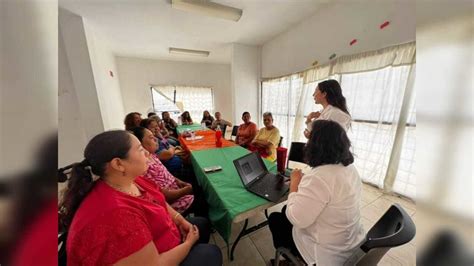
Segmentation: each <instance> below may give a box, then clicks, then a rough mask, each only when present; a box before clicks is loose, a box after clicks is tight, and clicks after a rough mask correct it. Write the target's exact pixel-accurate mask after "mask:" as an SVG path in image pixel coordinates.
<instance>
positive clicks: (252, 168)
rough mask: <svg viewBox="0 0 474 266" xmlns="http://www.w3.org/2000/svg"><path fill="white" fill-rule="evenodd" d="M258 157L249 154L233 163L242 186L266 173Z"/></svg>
mask: <svg viewBox="0 0 474 266" xmlns="http://www.w3.org/2000/svg"><path fill="white" fill-rule="evenodd" d="M260 160H262V159H261V158H260V156H259V155H258V154H257V153H250V154H248V155H246V156H244V157H241V158H239V159H237V160H235V161H234V164H235V167H236V168H237V171H238V172H239V175H240V177H241V178H242V181H243V183H244V185H247V184H248V183H250V182H252V181H253V180H254V179H255V178H257V177H259V176H260V175H262V174H263V173H265V172H266V169H265V168H264V167H263V166H262V164H261V163H260Z"/></svg>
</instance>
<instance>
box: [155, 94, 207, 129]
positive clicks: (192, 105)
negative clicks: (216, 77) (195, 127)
mask: <svg viewBox="0 0 474 266" xmlns="http://www.w3.org/2000/svg"><path fill="white" fill-rule="evenodd" d="M153 87H154V88H155V89H156V90H157V91H158V92H160V93H161V94H162V95H164V96H165V97H166V98H168V99H170V100H173V99H174V97H175V96H174V94H175V91H176V105H178V107H179V105H180V103H182V109H183V110H181V111H188V112H189V113H190V114H191V118H192V119H193V121H194V122H195V123H200V122H201V119H202V113H203V111H204V110H207V111H209V112H210V113H211V114H212V113H213V112H214V97H213V92H212V88H209V87H194V86H153Z"/></svg>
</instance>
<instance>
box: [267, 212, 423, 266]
mask: <svg viewBox="0 0 474 266" xmlns="http://www.w3.org/2000/svg"><path fill="white" fill-rule="evenodd" d="M415 233H416V228H415V224H414V223H413V220H412V219H411V218H410V216H409V215H408V214H407V213H406V212H405V210H404V209H403V208H402V207H400V205H398V204H397V203H395V204H394V205H392V206H390V208H389V209H388V210H387V211H386V212H385V214H384V215H383V216H382V217H381V218H380V219H379V220H378V222H377V223H376V224H375V225H374V226H372V228H371V229H370V230H369V232H368V233H367V235H366V237H365V239H366V240H365V241H364V242H363V243H362V245H361V246H360V247H359V248H358V249H357V250H356V251H355V252H354V253H353V254H352V255H351V257H349V259H348V260H347V261H346V262H345V263H344V265H345V266H352V265H377V264H378V262H379V261H380V260H381V259H382V257H383V256H384V255H385V254H386V253H387V251H389V250H390V249H391V248H393V247H398V246H401V245H403V244H406V243H408V242H410V241H411V240H412V239H413V238H414V237H415ZM280 255H285V256H286V257H287V258H288V259H289V260H290V261H291V262H292V263H293V264H295V265H301V263H300V262H299V261H298V260H297V259H296V257H295V256H294V255H293V254H292V253H291V252H290V251H289V250H288V249H286V248H283V247H280V248H278V249H277V250H276V253H275V265H279V262H280Z"/></svg>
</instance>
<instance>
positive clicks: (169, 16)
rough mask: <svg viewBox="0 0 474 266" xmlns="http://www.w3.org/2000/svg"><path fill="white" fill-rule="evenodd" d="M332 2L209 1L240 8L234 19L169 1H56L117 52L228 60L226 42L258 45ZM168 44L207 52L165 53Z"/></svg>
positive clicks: (162, 57)
mask: <svg viewBox="0 0 474 266" xmlns="http://www.w3.org/2000/svg"><path fill="white" fill-rule="evenodd" d="M331 1H332V0H214V1H213V2H216V3H219V4H224V5H228V6H232V7H236V8H240V9H243V15H242V17H241V19H240V20H239V21H238V22H234V21H229V20H223V19H219V18H214V17H207V16H203V15H199V14H195V13H189V12H185V11H181V10H176V9H173V8H171V3H170V0H87V1H74V0H60V7H62V8H64V9H67V10H69V11H71V12H73V13H75V14H77V15H80V16H82V17H83V18H84V20H85V22H86V23H87V24H89V25H90V26H91V27H93V28H94V30H95V31H97V32H99V33H100V34H101V35H102V37H103V38H104V39H105V40H106V41H107V42H108V45H109V47H110V48H111V49H112V51H113V52H114V53H115V54H116V55H118V56H125V57H140V58H151V59H164V60H178V61H193V62H212V63H230V60H231V51H232V50H231V44H232V43H240V44H248V45H262V44H263V43H265V42H267V41H269V40H271V39H272V38H273V37H275V36H276V35H278V34H280V33H282V32H284V31H286V30H288V29H289V28H291V26H292V25H295V24H297V23H298V22H300V21H302V20H304V19H305V18H307V17H309V16H311V15H313V14H314V13H315V12H317V10H318V9H320V8H322V7H323V6H324V5H326V4H328V3H329V2H331ZM169 47H178V48H186V49H193V50H206V51H210V52H211V54H210V56H209V57H207V58H204V57H196V56H186V55H170V54H169V53H168V48H169Z"/></svg>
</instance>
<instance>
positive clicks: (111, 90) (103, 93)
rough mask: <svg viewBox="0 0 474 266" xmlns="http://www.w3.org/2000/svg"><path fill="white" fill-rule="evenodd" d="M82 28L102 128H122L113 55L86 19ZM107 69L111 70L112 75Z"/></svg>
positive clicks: (120, 105)
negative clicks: (84, 34) (102, 124)
mask: <svg viewBox="0 0 474 266" xmlns="http://www.w3.org/2000/svg"><path fill="white" fill-rule="evenodd" d="M84 30H85V33H86V39H87V46H88V49H89V55H90V60H91V65H92V71H93V74H94V81H95V85H96V89H97V96H98V100H99V106H100V112H101V114H102V120H103V123H104V129H105V130H110V129H119V128H120V129H122V128H123V117H124V116H125V115H124V110H123V100H122V92H121V91H120V84H119V79H118V73H117V67H116V65H115V56H114V54H113V53H112V51H111V50H110V49H109V48H108V47H109V46H108V44H107V42H106V41H105V40H103V39H102V38H101V34H100V32H97V31H96V30H95V27H94V25H91V24H89V23H88V21H87V20H84ZM109 71H112V73H113V77H112V76H110V74H109Z"/></svg>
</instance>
